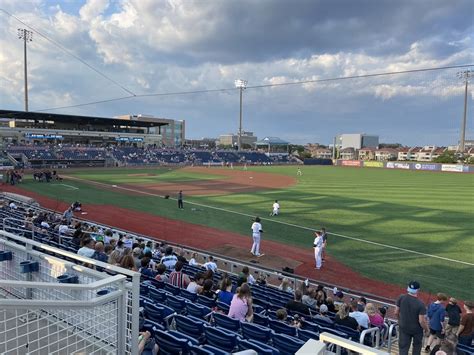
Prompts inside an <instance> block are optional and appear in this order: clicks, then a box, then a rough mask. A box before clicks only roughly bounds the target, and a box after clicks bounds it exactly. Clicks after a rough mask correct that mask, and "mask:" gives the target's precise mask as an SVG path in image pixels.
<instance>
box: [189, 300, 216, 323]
mask: <svg viewBox="0 0 474 355" xmlns="http://www.w3.org/2000/svg"><path fill="white" fill-rule="evenodd" d="M186 313H187V314H188V315H191V316H193V317H196V318H201V319H205V318H206V317H207V316H209V315H210V314H211V313H212V309H211V308H209V307H206V306H203V305H200V304H195V303H191V302H187V303H186Z"/></svg>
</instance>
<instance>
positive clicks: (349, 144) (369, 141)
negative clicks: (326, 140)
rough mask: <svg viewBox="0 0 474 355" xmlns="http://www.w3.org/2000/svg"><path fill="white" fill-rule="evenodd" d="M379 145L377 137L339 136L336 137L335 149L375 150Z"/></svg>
mask: <svg viewBox="0 0 474 355" xmlns="http://www.w3.org/2000/svg"><path fill="white" fill-rule="evenodd" d="M378 145H379V136H375V135H368V134H365V133H356V134H340V135H338V136H336V147H337V148H338V149H345V148H354V149H357V150H359V149H361V148H369V147H371V148H377V147H378Z"/></svg>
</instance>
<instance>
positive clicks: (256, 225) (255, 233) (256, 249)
mask: <svg viewBox="0 0 474 355" xmlns="http://www.w3.org/2000/svg"><path fill="white" fill-rule="evenodd" d="M251 228H252V238H253V245H252V250H250V252H251V253H252V254H253V255H255V256H261V255H260V235H261V233H263V229H262V225H261V224H260V218H259V217H256V218H255V220H254V222H253V223H252V227H251Z"/></svg>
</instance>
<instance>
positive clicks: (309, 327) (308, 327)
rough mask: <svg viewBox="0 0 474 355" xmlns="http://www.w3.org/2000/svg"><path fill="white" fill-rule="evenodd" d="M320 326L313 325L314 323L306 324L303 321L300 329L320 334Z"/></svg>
mask: <svg viewBox="0 0 474 355" xmlns="http://www.w3.org/2000/svg"><path fill="white" fill-rule="evenodd" d="M320 327H321V326H320V325H318V324H315V323H311V322H307V321H304V322H303V324H302V326H301V328H302V329H304V330H309V331H311V332H314V333H320V330H319V329H320Z"/></svg>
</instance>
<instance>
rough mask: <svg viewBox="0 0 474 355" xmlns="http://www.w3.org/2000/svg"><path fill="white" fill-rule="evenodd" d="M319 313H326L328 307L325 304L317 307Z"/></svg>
mask: <svg viewBox="0 0 474 355" xmlns="http://www.w3.org/2000/svg"><path fill="white" fill-rule="evenodd" d="M319 311H320V312H321V313H327V312H328V306H326V305H325V304H322V305H321V306H319Z"/></svg>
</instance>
